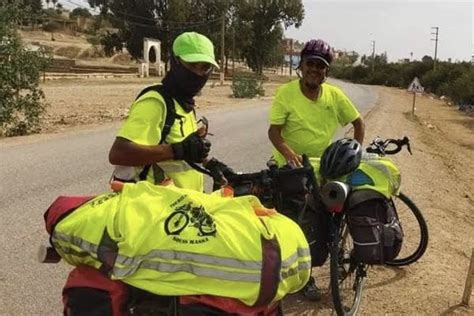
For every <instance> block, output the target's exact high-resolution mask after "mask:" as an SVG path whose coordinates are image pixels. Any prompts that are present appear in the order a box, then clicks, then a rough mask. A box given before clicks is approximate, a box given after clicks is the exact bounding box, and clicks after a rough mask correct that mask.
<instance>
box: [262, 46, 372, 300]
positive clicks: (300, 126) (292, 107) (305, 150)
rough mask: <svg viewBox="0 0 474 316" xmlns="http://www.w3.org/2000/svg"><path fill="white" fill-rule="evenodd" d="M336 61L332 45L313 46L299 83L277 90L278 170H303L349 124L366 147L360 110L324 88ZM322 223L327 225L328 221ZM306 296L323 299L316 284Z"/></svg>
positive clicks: (273, 133) (273, 136) (274, 133)
mask: <svg viewBox="0 0 474 316" xmlns="http://www.w3.org/2000/svg"><path fill="white" fill-rule="evenodd" d="M333 59H334V55H333V50H332V48H331V46H329V44H328V43H326V42H325V41H323V40H320V39H317V40H314V39H313V40H310V41H309V42H307V43H306V44H305V46H304V48H303V50H302V51H301V59H300V64H299V66H298V68H299V71H300V72H301V75H300V78H299V79H296V80H293V81H290V82H289V83H286V84H284V85H282V86H281V87H279V88H278V90H277V92H276V95H275V98H274V100H273V103H272V107H271V109H270V114H269V121H270V128H269V130H268V136H269V138H270V141H271V142H272V144H273V146H274V149H273V158H274V159H275V160H276V162H277V164H278V166H282V165H285V164H289V165H290V166H293V167H300V166H302V155H303V154H306V155H308V156H309V157H321V155H322V154H323V152H324V150H325V149H326V148H327V147H328V146H329V145H330V144H331V142H332V139H333V137H334V136H335V134H336V132H337V130H338V129H339V128H341V127H343V126H346V125H347V124H349V123H350V124H352V125H353V126H354V136H353V138H354V139H356V140H357V141H358V142H359V143H360V144H362V142H363V140H364V131H365V127H364V122H363V120H362V118H361V116H360V114H359V112H358V110H357V108H356V107H355V106H354V104H353V103H352V102H351V101H350V100H349V98H348V97H347V96H346V95H345V93H344V92H343V91H342V90H341V89H340V88H338V87H336V86H334V85H331V84H329V83H326V79H327V76H328V71H329V66H330V65H331V63H332V62H333ZM321 213H322V212H321ZM321 218H322V219H321V221H322V223H324V222H323V221H324V216H323V215H321ZM318 226H319V227H323V228H321V229H319V231H320V232H321V235H323V234H324V233H323V231H324V226H325V225H324V224H321V225H318ZM321 238H324V236H322V237H321ZM321 238H320V240H321ZM318 244H319V243H318ZM320 244H321V245H323V244H324V243H320ZM318 247H319V246H318ZM321 253H323V252H321ZM326 254H327V251H326ZM324 260H325V258H324ZM324 260H320V259H316V258H313V261H314V262H313V266H319V265H322V264H323V263H324V262H323V261H324ZM321 261H322V262H321ZM302 293H303V294H304V296H305V297H307V298H308V299H312V300H317V299H319V298H320V296H321V295H320V291H319V289H318V288H317V287H316V283H315V280H314V278H311V279H310V280H309V282H308V284H307V285H306V287H305V288H304V289H303V290H302Z"/></svg>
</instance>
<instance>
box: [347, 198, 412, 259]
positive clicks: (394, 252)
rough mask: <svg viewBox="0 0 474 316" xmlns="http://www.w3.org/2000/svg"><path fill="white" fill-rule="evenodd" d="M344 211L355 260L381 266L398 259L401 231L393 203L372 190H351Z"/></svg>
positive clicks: (401, 237)
mask: <svg viewBox="0 0 474 316" xmlns="http://www.w3.org/2000/svg"><path fill="white" fill-rule="evenodd" d="M346 210H347V211H346V216H347V219H348V221H347V222H348V224H349V231H350V233H351V236H352V239H353V242H354V256H355V258H356V260H358V261H360V262H363V263H368V264H384V263H385V262H386V261H390V260H393V259H395V258H396V257H397V256H398V253H399V252H400V249H401V247H402V241H403V230H402V227H401V225H400V221H399V219H398V215H397V212H396V209H395V206H394V205H393V202H392V200H390V199H387V198H386V197H385V196H383V195H382V194H380V193H378V192H376V191H373V190H360V191H353V192H352V193H351V195H350V196H349V199H348V201H347V204H346Z"/></svg>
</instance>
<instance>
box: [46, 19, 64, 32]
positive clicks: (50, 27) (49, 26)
mask: <svg viewBox="0 0 474 316" xmlns="http://www.w3.org/2000/svg"><path fill="white" fill-rule="evenodd" d="M61 29H62V26H61V24H59V23H58V22H55V21H49V22H45V23H43V31H45V32H57V31H59V30H61Z"/></svg>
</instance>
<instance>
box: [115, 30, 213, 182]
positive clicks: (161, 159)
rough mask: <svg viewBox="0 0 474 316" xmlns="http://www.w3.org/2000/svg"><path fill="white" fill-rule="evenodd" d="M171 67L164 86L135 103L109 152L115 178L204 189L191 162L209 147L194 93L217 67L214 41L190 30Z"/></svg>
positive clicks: (180, 40)
mask: <svg viewBox="0 0 474 316" xmlns="http://www.w3.org/2000/svg"><path fill="white" fill-rule="evenodd" d="M170 65H171V67H170V71H169V72H168V73H167V74H166V75H165V77H164V78H163V80H162V83H161V85H156V86H151V87H148V88H146V89H144V90H143V91H142V92H141V93H140V94H139V95H138V97H137V99H136V100H135V102H134V103H133V104H132V106H131V109H130V112H129V116H128V118H127V120H126V121H125V122H124V124H123V125H122V127H121V128H120V130H119V132H118V134H117V137H116V139H115V142H114V143H113V145H112V148H111V149H110V153H109V161H110V163H111V164H113V165H115V170H114V175H113V179H115V180H120V181H128V182H133V181H140V180H148V181H151V182H153V183H155V184H159V183H163V181H167V180H172V181H173V182H174V184H175V185H176V186H178V187H181V188H187V189H193V190H197V191H203V189H204V184H203V183H204V180H203V175H202V174H201V173H199V172H197V171H196V170H194V169H193V168H192V167H191V166H190V163H201V162H202V161H203V159H205V158H206V157H207V155H208V153H209V150H210V146H211V144H210V142H209V141H208V140H206V139H205V131H204V129H199V130H198V121H197V120H196V114H195V112H194V107H195V102H194V97H195V96H196V95H197V94H198V93H199V91H201V89H202V88H203V87H204V85H205V84H206V82H207V80H208V79H209V75H210V73H211V72H212V69H213V68H214V67H216V68H219V66H218V64H217V62H216V61H215V58H214V45H213V44H212V42H211V41H210V40H209V39H208V38H207V37H206V36H204V35H201V34H199V33H196V32H185V33H182V34H181V35H179V36H178V37H177V38H176V39H175V40H174V42H173V49H172V56H171V58H170Z"/></svg>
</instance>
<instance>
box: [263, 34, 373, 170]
mask: <svg viewBox="0 0 474 316" xmlns="http://www.w3.org/2000/svg"><path fill="white" fill-rule="evenodd" d="M333 59H334V55H333V51H332V48H331V47H330V46H329V44H328V43H326V42H325V41H323V40H320V39H318V40H310V41H309V42H307V43H306V44H305V46H304V48H303V50H302V51H301V59H300V65H299V67H298V68H299V70H300V72H301V76H300V78H299V79H297V80H293V81H291V82H289V83H287V84H284V85H283V86H281V87H279V88H278V90H277V93H276V96H275V99H274V101H273V104H272V107H271V110H270V115H269V119H270V128H269V130H268V136H269V138H270V141H271V142H272V144H273V146H274V147H275V148H274V150H273V156H274V158H275V160H276V161H277V163H278V165H280V166H281V165H284V164H286V163H289V164H291V165H294V166H301V162H302V160H301V155H302V154H306V155H308V156H309V157H321V155H322V153H323V151H324V149H326V147H328V146H329V144H330V143H331V142H332V139H333V137H334V135H335V134H336V132H337V130H338V129H339V128H340V127H343V126H346V125H347V124H349V123H351V124H352V125H353V126H354V137H353V138H354V139H356V140H357V141H358V142H359V143H360V144H362V143H363V140H364V130H365V128H364V122H363V120H362V118H361V116H360V114H359V112H358V110H357V108H356V107H355V106H354V104H353V103H352V102H351V101H350V100H349V98H348V97H347V96H346V94H345V93H344V92H343V91H342V90H341V89H340V88H338V87H336V86H334V85H331V84H328V83H326V79H327V76H328V71H329V66H330V64H331V63H332V61H333Z"/></svg>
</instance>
